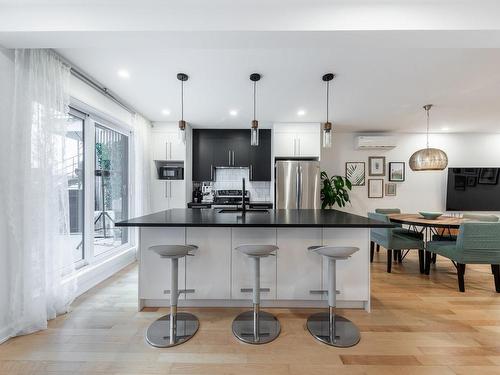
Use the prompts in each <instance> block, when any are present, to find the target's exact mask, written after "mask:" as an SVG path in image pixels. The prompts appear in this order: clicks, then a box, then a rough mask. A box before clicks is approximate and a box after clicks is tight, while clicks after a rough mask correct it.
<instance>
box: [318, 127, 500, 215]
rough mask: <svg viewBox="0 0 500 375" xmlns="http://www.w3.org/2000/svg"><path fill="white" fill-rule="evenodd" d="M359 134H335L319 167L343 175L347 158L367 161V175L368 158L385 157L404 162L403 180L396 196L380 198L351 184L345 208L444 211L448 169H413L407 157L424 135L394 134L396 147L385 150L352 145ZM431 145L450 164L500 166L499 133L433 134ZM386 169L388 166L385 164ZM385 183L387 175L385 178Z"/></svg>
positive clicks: (360, 211) (421, 144)
mask: <svg viewBox="0 0 500 375" xmlns="http://www.w3.org/2000/svg"><path fill="white" fill-rule="evenodd" d="M357 135H358V134H354V133H334V135H333V137H334V138H333V147H332V148H331V149H322V155H321V169H322V170H325V171H326V172H327V173H328V174H338V175H342V176H344V175H345V163H346V162H347V161H364V162H365V163H366V180H367V181H368V179H369V178H380V177H369V176H368V157H369V156H385V157H386V162H391V161H393V162H394V161H402V162H405V163H406V181H405V182H398V183H396V184H397V192H396V194H397V195H396V196H395V197H384V198H382V199H377V198H368V187H367V184H366V185H365V186H360V187H353V190H352V193H351V202H352V206H351V207H346V208H345V210H346V211H349V212H353V213H357V214H361V215H366V213H367V212H368V211H373V210H374V209H375V208H383V207H385V208H388V207H395V208H401V210H402V211H403V212H417V211H422V210H433V211H444V210H445V208H446V207H445V204H446V202H445V199H446V180H447V171H434V172H413V171H412V170H411V169H410V168H409V166H408V160H409V158H410V156H411V155H412V154H413V152H415V151H416V150H418V149H420V148H423V147H425V134H394V136H395V137H396V139H397V144H398V146H397V147H396V148H394V149H392V150H388V151H377V150H368V151H360V150H356V149H355V148H354V140H355V137H356V136H357ZM430 146H431V147H433V146H434V147H437V148H441V149H442V150H444V151H445V152H446V153H447V154H448V159H449V166H450V167H456V166H460V167H480V166H481V167H488V166H489V167H500V134H498V133H497V134H465V133H462V134H432V135H431V137H430ZM386 171H387V167H386ZM384 179H385V182H388V175H387V173H386V176H385V177H384Z"/></svg>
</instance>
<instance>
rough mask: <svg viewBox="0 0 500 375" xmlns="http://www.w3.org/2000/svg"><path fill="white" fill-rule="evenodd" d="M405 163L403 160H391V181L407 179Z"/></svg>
mask: <svg viewBox="0 0 500 375" xmlns="http://www.w3.org/2000/svg"><path fill="white" fill-rule="evenodd" d="M405 172H406V171H405V163H404V162H402V161H396V162H394V161H392V162H389V181H392V182H403V181H404V180H405Z"/></svg>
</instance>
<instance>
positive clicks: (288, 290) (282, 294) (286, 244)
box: [277, 228, 322, 300]
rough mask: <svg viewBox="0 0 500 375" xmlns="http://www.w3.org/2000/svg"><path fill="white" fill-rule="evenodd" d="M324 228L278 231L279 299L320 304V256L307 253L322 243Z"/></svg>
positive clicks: (283, 229)
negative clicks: (318, 292) (318, 302)
mask: <svg viewBox="0 0 500 375" xmlns="http://www.w3.org/2000/svg"><path fill="white" fill-rule="evenodd" d="M321 233H322V231H321V228H278V235H277V237H278V247H279V248H280V249H279V250H278V259H277V262H278V263H277V264H278V268H277V272H278V274H277V298H278V299H298V300H317V299H321V295H320V294H311V293H310V291H311V290H316V291H318V290H321V289H322V286H321V282H322V280H321V272H322V267H321V265H322V261H321V258H322V257H321V256H319V255H318V254H315V253H313V252H311V251H308V250H307V248H308V247H309V246H318V245H321V243H322V238H321V237H322V235H321Z"/></svg>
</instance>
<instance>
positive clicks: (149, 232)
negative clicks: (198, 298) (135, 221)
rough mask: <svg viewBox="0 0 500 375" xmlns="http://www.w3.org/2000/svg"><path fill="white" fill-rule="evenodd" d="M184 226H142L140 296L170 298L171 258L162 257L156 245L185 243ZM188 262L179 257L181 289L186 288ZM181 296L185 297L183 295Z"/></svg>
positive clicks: (145, 297)
mask: <svg viewBox="0 0 500 375" xmlns="http://www.w3.org/2000/svg"><path fill="white" fill-rule="evenodd" d="M184 243H185V232H184V228H161V229H158V228H141V236H140V247H141V253H140V259H139V261H140V267H141V272H139V296H140V298H143V299H168V300H169V299H170V295H169V294H167V293H165V290H170V259H162V258H160V256H159V255H158V254H156V253H155V252H154V251H152V250H149V247H150V246H155V245H184ZM185 275H186V262H185V259H184V258H181V259H179V284H178V285H179V289H185V285H186V284H185V282H184V280H185ZM181 298H184V296H183V295H181Z"/></svg>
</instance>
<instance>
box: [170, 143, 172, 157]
mask: <svg viewBox="0 0 500 375" xmlns="http://www.w3.org/2000/svg"><path fill="white" fill-rule="evenodd" d="M169 144H170V146H169V150H170V154H169V155H170V160H172V142H169Z"/></svg>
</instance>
